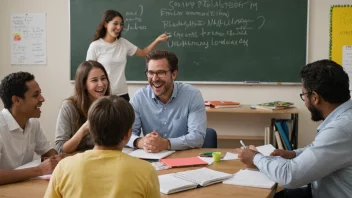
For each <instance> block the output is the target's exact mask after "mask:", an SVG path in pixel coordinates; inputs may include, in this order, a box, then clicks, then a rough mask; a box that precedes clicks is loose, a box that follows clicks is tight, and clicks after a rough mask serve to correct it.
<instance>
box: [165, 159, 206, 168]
mask: <svg viewBox="0 0 352 198" xmlns="http://www.w3.org/2000/svg"><path fill="white" fill-rule="evenodd" d="M160 162H162V163H164V164H166V165H167V166H169V167H170V168H175V167H185V166H201V165H208V162H205V161H204V160H202V159H200V158H198V157H187V158H171V159H161V160H160Z"/></svg>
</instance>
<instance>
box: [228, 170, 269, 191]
mask: <svg viewBox="0 0 352 198" xmlns="http://www.w3.org/2000/svg"><path fill="white" fill-rule="evenodd" d="M223 183H224V184H232V185H238V186H250V187H257V188H269V189H270V188H272V187H273V186H274V185H275V182H274V181H272V180H270V179H269V178H268V177H267V176H265V175H264V174H263V173H261V172H260V171H255V170H249V169H245V170H240V171H239V172H237V173H235V174H234V176H233V177H232V178H230V179H228V180H225V181H223Z"/></svg>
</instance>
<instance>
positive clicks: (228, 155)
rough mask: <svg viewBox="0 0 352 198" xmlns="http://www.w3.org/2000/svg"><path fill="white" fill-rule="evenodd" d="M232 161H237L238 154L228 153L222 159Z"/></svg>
mask: <svg viewBox="0 0 352 198" xmlns="http://www.w3.org/2000/svg"><path fill="white" fill-rule="evenodd" d="M234 159H238V154H236V153H230V152H227V153H226V155H225V157H224V158H222V160H234Z"/></svg>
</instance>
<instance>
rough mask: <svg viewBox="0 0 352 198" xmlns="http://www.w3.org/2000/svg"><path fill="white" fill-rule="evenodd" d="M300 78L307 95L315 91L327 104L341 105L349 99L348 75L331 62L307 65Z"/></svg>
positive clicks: (322, 61) (321, 61) (325, 60)
mask: <svg viewBox="0 0 352 198" xmlns="http://www.w3.org/2000/svg"><path fill="white" fill-rule="evenodd" d="M300 76H301V78H302V80H303V87H304V88H305V89H307V91H308V92H309V94H311V93H312V92H313V91H315V92H316V93H318V94H319V95H320V96H321V97H322V98H323V99H324V100H325V101H327V102H329V103H332V104H334V103H335V104H342V103H344V102H346V101H347V100H349V99H350V98H351V95H350V89H349V86H350V85H349V78H348V75H347V73H346V72H345V71H344V69H343V67H342V66H341V65H339V64H338V63H336V62H334V61H332V60H327V59H324V60H319V61H315V62H313V63H310V64H307V65H306V66H304V67H303V68H302V70H301V72H300Z"/></svg>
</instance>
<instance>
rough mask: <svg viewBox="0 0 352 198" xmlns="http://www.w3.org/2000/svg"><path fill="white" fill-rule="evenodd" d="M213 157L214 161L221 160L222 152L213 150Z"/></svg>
mask: <svg viewBox="0 0 352 198" xmlns="http://www.w3.org/2000/svg"><path fill="white" fill-rule="evenodd" d="M213 159H214V162H220V159H221V152H213Z"/></svg>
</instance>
